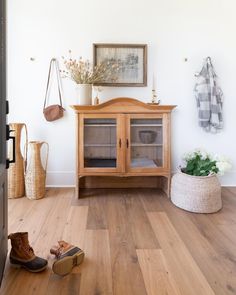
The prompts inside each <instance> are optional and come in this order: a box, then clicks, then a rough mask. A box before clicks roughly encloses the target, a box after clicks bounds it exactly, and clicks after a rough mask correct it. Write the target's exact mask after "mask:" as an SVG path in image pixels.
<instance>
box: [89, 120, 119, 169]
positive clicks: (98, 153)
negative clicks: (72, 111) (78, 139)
mask: <svg viewBox="0 0 236 295" xmlns="http://www.w3.org/2000/svg"><path fill="white" fill-rule="evenodd" d="M118 121H119V120H118V117H115V116H114V117H111V118H98V117H97V116H96V118H95V117H91V118H87V117H86V118H84V119H83V127H84V128H83V167H84V169H89V171H91V169H93V170H94V169H96V170H97V172H103V171H106V170H109V171H110V172H116V171H117V169H118V168H119V166H120V163H119V154H120V151H119V148H120V146H121V139H119V134H118V131H119V128H118ZM104 169H105V170H104Z"/></svg>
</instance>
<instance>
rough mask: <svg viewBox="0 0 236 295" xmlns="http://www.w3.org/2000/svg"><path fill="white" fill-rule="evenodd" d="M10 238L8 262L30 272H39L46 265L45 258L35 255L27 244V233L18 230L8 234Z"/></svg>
mask: <svg viewBox="0 0 236 295" xmlns="http://www.w3.org/2000/svg"><path fill="white" fill-rule="evenodd" d="M8 239H10V240H11V246H12V248H11V252H10V263H11V265H12V266H15V267H23V268H25V269H27V270H28V271H30V272H40V271H42V270H44V269H45V268H46V267H47V264H48V262H47V260H46V259H43V258H40V257H38V256H35V254H34V250H33V248H32V247H30V245H29V240H28V233H27V232H18V233H12V234H10V235H9V236H8Z"/></svg>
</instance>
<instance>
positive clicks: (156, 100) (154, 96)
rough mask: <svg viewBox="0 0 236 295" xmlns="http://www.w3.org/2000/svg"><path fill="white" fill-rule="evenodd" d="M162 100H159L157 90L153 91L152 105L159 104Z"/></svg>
mask: <svg viewBox="0 0 236 295" xmlns="http://www.w3.org/2000/svg"><path fill="white" fill-rule="evenodd" d="M159 103H160V99H157V94H156V90H155V89H152V104H159Z"/></svg>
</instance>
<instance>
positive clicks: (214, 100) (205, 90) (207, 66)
mask: <svg viewBox="0 0 236 295" xmlns="http://www.w3.org/2000/svg"><path fill="white" fill-rule="evenodd" d="M194 92H195V97H196V101H197V108H198V120H199V126H201V127H202V128H203V129H204V130H205V131H207V132H212V133H215V132H217V131H219V130H220V129H222V128H223V118H222V98H223V93H222V90H221V88H220V87H219V86H218V85H217V76H216V74H215V71H214V68H213V65H212V63H211V59H210V58H209V57H208V58H206V60H205V61H204V64H203V68H202V70H201V72H200V73H199V74H197V82H196V85H195V88H194Z"/></svg>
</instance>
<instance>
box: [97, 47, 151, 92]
mask: <svg viewBox="0 0 236 295" xmlns="http://www.w3.org/2000/svg"><path fill="white" fill-rule="evenodd" d="M102 62H110V63H111V64H116V65H118V71H117V73H116V78H117V79H116V80H115V82H114V80H113V81H112V80H110V81H109V80H108V81H104V82H103V83H99V84H97V85H103V86H129V87H130V86H133V87H139V86H140V87H142V86H147V45H146V44H104V43H103V44H101V43H98V44H93V64H94V66H96V65H97V64H100V63H102Z"/></svg>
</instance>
